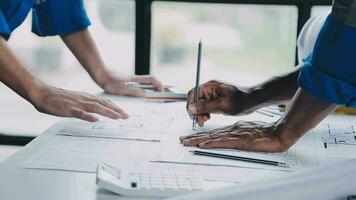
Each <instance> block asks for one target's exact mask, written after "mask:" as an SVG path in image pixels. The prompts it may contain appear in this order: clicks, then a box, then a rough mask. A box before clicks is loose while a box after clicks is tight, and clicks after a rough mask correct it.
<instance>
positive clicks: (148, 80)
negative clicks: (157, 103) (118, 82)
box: [132, 75, 164, 92]
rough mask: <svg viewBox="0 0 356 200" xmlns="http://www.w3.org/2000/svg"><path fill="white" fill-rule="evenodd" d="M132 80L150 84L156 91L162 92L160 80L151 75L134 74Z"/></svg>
mask: <svg viewBox="0 0 356 200" xmlns="http://www.w3.org/2000/svg"><path fill="white" fill-rule="evenodd" d="M132 80H133V81H135V82H138V83H144V84H152V85H153V87H154V89H155V90H156V91H160V92H163V90H164V88H163V85H162V83H161V82H160V81H158V80H157V79H156V78H155V77H153V76H151V75H143V76H134V77H133V78H132Z"/></svg>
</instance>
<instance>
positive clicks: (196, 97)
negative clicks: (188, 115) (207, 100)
mask: <svg viewBox="0 0 356 200" xmlns="http://www.w3.org/2000/svg"><path fill="white" fill-rule="evenodd" d="M201 51H202V43H201V39H200V40H199V44H198V62H197V74H196V79H195V94H194V102H195V103H198V101H199V82H200V62H201ZM196 125H197V115H194V117H193V127H192V129H193V130H195V129H196Z"/></svg>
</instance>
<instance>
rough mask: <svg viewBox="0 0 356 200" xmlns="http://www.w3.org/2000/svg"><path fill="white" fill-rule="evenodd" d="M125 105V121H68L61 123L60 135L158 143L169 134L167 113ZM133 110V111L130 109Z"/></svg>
mask: <svg viewBox="0 0 356 200" xmlns="http://www.w3.org/2000/svg"><path fill="white" fill-rule="evenodd" d="M145 105H147V104H141V106H133V105H130V104H126V106H127V107H128V108H129V109H127V110H130V111H131V113H130V117H129V119H127V120H111V119H107V118H104V117H99V121H98V122H94V123H92V122H86V121H82V120H77V119H70V120H66V121H64V122H62V127H63V128H62V130H61V131H60V134H63V135H72V136H82V137H102V138H117V139H127V140H143V141H151V142H159V141H160V140H161V139H162V138H163V137H165V134H166V133H168V132H169V130H170V126H171V124H172V122H173V120H174V117H172V116H171V115H169V114H168V113H167V112H164V111H160V110H157V109H154V108H155V106H152V108H150V107H147V106H145ZM132 107H133V108H134V109H133V110H132V109H130V108H132Z"/></svg>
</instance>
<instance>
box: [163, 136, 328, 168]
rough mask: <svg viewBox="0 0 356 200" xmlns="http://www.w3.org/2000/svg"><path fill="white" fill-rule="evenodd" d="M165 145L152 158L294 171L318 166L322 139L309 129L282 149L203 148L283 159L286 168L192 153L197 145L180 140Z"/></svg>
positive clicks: (198, 163) (322, 157) (323, 157)
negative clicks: (274, 150) (292, 144)
mask: <svg viewBox="0 0 356 200" xmlns="http://www.w3.org/2000/svg"><path fill="white" fill-rule="evenodd" d="M165 148H166V149H165V150H163V151H162V154H161V156H160V158H159V159H158V160H156V162H161V163H176V164H192V165H193V164H195V165H205V166H229V167H236V168H251V169H258V170H276V171H296V170H298V169H299V168H306V167H312V166H318V165H319V164H320V163H322V162H324V161H325V156H324V153H323V151H322V149H323V143H322V140H320V137H319V139H318V137H317V135H315V134H314V133H313V132H310V133H309V134H307V135H305V136H304V137H303V138H302V139H301V140H300V141H299V142H298V143H297V144H295V145H294V146H293V147H291V148H290V149H289V150H288V151H287V152H285V153H254V152H246V151H239V150H226V149H214V150H204V151H208V152H213V153H220V154H227V155H235V156H242V157H249V158H257V159H264V160H272V161H280V162H286V163H288V164H289V165H290V166H291V167H290V168H283V167H277V166H271V165H264V164H256V163H249V162H244V161H236V160H228V159H222V158H212V157H207V156H200V155H194V154H192V153H191V152H190V151H191V150H197V148H195V147H191V148H187V147H183V146H182V145H181V144H174V143H173V142H172V143H171V144H170V145H166V146H165ZM319 149H321V150H319Z"/></svg>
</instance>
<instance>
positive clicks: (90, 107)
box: [82, 103, 122, 119]
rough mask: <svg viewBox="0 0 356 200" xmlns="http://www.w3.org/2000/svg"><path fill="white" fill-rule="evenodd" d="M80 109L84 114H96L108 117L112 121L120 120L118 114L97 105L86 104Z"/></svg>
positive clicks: (120, 116)
mask: <svg viewBox="0 0 356 200" xmlns="http://www.w3.org/2000/svg"><path fill="white" fill-rule="evenodd" d="M82 109H83V110H84V111H86V112H91V113H97V114H99V115H102V116H105V117H109V118H112V119H119V118H122V115H121V114H120V113H117V112H115V111H114V110H111V109H109V108H107V107H105V106H103V105H101V104H99V103H86V104H84V105H82Z"/></svg>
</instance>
